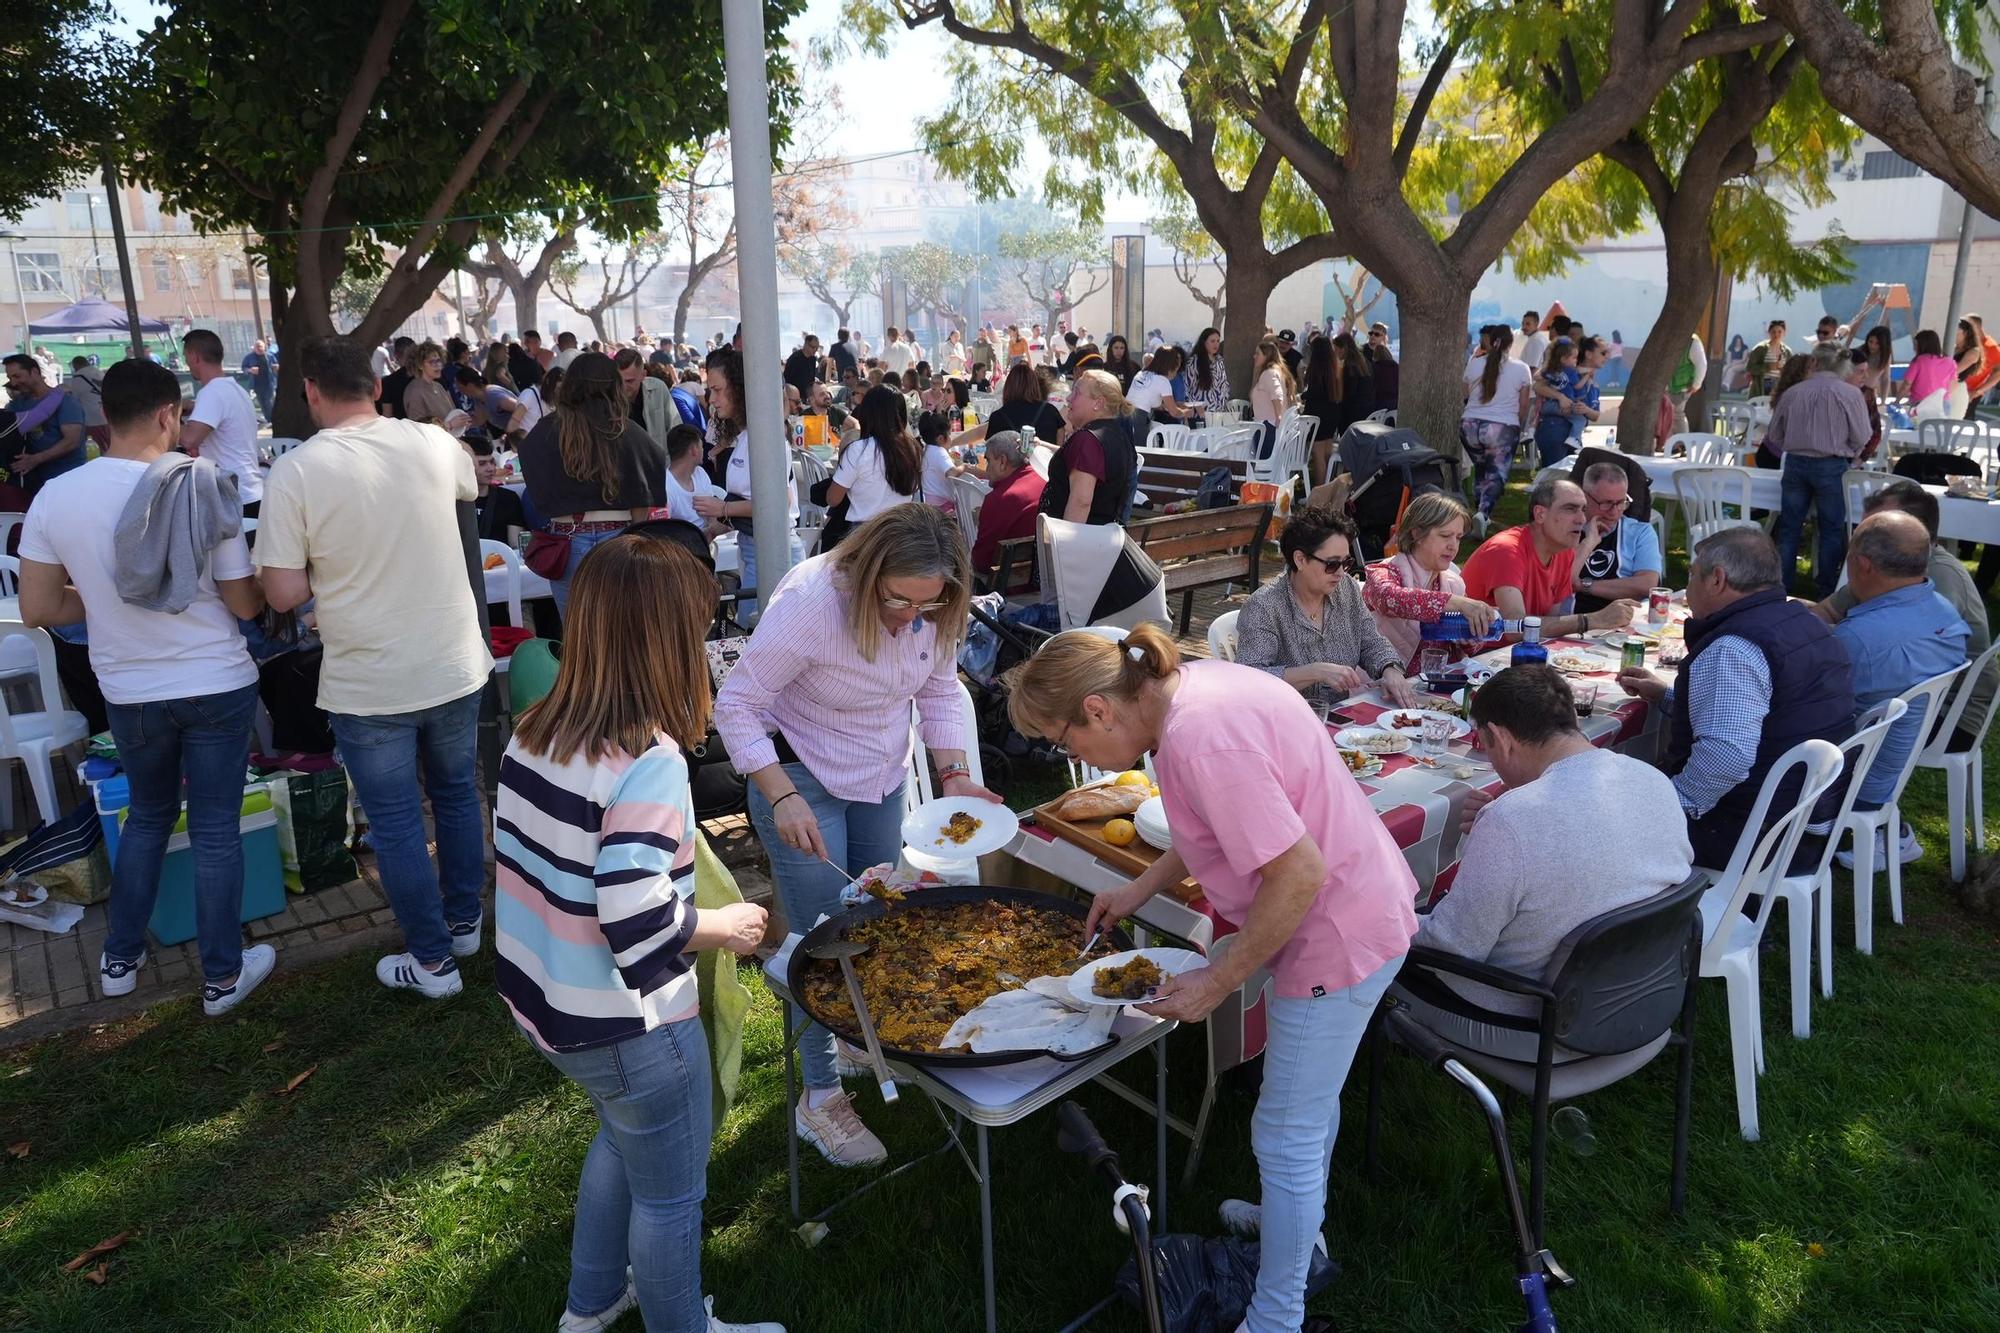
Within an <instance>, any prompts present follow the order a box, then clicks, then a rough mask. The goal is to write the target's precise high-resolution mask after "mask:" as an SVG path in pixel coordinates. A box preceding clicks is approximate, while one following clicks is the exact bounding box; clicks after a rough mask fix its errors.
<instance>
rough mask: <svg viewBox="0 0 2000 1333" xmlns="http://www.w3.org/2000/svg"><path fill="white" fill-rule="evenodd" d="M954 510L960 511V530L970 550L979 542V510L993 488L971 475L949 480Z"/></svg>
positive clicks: (967, 474)
mask: <svg viewBox="0 0 2000 1333" xmlns="http://www.w3.org/2000/svg"><path fill="white" fill-rule="evenodd" d="M949 484H950V487H951V504H952V508H953V509H955V510H957V511H958V530H959V531H960V532H962V533H964V534H965V545H966V548H967V549H968V550H969V549H971V547H972V544H973V543H974V542H976V541H978V540H979V510H980V507H981V506H982V505H984V504H985V503H986V496H987V493H988V492H989V491H991V490H992V489H993V488H992V487H990V486H988V485H987V484H986V483H985V482H983V481H981V480H980V479H979V478H977V477H975V476H973V475H972V474H971V473H966V474H964V475H962V476H955V477H952V478H950V479H949Z"/></svg>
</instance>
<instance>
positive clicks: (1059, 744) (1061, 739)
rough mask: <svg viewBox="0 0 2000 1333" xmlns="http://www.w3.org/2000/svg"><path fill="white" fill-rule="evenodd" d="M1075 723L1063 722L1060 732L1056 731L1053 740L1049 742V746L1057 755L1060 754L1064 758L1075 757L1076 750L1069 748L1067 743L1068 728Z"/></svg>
mask: <svg viewBox="0 0 2000 1333" xmlns="http://www.w3.org/2000/svg"><path fill="white" fill-rule="evenodd" d="M1075 725H1076V723H1074V722H1065V723H1063V729H1062V730H1061V731H1060V732H1058V733H1056V738H1055V739H1054V740H1053V741H1050V742H1049V744H1050V746H1051V747H1052V748H1054V750H1055V752H1056V753H1057V754H1058V755H1061V756H1062V757H1063V758H1064V759H1074V758H1076V751H1074V750H1072V749H1070V748H1069V744H1068V742H1069V729H1070V728H1071V727H1073V726H1075Z"/></svg>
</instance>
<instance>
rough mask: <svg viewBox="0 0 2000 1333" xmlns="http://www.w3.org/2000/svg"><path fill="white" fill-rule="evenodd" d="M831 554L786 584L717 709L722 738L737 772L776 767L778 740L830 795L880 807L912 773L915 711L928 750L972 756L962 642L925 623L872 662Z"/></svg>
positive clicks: (886, 637) (884, 644) (888, 639)
mask: <svg viewBox="0 0 2000 1333" xmlns="http://www.w3.org/2000/svg"><path fill="white" fill-rule="evenodd" d="M834 559H835V556H834V555H833V554H828V555H816V556H814V557H813V558H812V559H810V560H807V561H804V562H803V563H801V564H799V565H797V566H795V567H794V568H793V569H792V570H791V572H790V573H788V574H786V575H785V578H784V581H783V582H781V583H779V584H778V588H777V591H776V592H774V593H773V594H772V595H771V602H770V605H769V606H767V607H765V608H764V615H763V618H762V619H760V620H759V621H758V622H757V632H756V633H755V634H753V635H751V636H750V646H749V647H748V648H747V649H745V650H744V653H743V656H742V658H741V659H740V660H739V661H738V662H737V664H736V668H735V670H733V671H731V672H730V673H729V679H728V680H727V681H725V682H723V686H722V692H721V693H720V694H718V695H717V696H716V699H715V730H716V732H717V734H719V735H720V736H721V737H722V741H723V744H725V745H726V746H728V747H729V756H730V761H731V762H732V763H733V764H734V765H735V767H736V771H737V772H739V773H754V772H756V771H757V770H758V769H760V768H763V767H766V766H767V765H770V764H775V763H776V762H778V751H777V747H776V746H775V745H773V744H772V742H771V732H773V731H774V730H775V731H780V732H783V733H784V737H785V739H786V740H787V741H789V742H790V743H791V746H792V749H793V751H794V752H796V753H797V754H798V756H799V759H800V760H801V761H802V762H803V763H804V764H805V766H806V767H807V768H808V769H810V770H811V771H812V775H813V776H814V777H815V778H817V779H818V780H819V783H820V785H821V786H822V787H825V788H826V790H827V791H828V792H829V793H831V794H832V795H834V796H837V797H839V798H840V799H841V800H844V801H879V800H881V799H882V798H883V797H885V796H887V795H888V794H889V793H890V792H892V791H894V790H896V787H897V785H898V784H900V783H901V782H902V781H903V777H904V775H905V774H906V773H907V772H908V771H909V767H910V702H911V700H912V699H914V700H915V701H916V705H917V713H918V715H919V717H921V719H922V726H923V738H924V744H925V745H927V746H929V747H930V748H932V749H934V750H962V749H964V748H965V742H966V736H965V715H964V711H963V704H962V703H961V702H960V700H959V693H958V659H957V645H956V644H949V643H947V644H940V643H939V642H938V635H937V628H936V627H935V626H933V625H932V624H931V623H930V622H929V621H928V620H919V621H917V622H916V623H915V624H913V625H911V626H910V627H909V628H908V629H905V630H904V631H903V632H902V633H900V634H895V635H892V634H890V633H889V632H888V631H887V630H886V629H885V630H884V631H883V633H882V639H881V643H880V646H879V647H878V649H877V650H876V655H875V660H874V661H873V662H870V661H868V660H867V659H866V658H864V657H863V656H862V655H861V650H860V649H859V648H857V647H856V646H855V644H854V636H853V635H851V634H850V633H848V629H847V594H846V592H845V591H844V590H843V589H842V588H841V587H840V585H839V580H838V577H837V574H836V572H835V568H834Z"/></svg>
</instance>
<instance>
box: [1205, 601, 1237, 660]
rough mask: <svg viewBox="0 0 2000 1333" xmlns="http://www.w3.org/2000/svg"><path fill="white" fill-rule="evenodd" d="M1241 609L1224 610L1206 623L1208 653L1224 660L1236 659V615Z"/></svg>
mask: <svg viewBox="0 0 2000 1333" xmlns="http://www.w3.org/2000/svg"><path fill="white" fill-rule="evenodd" d="M1242 614H1243V613H1242V612H1241V611H1224V612H1223V613H1222V614H1221V615H1219V616H1217V617H1216V618H1215V619H1214V620H1211V621H1210V622H1209V623H1208V655H1209V656H1210V657H1215V658H1220V659H1221V660H1222V661H1224V662H1234V661H1235V660H1236V617H1238V616H1240V615H1242Z"/></svg>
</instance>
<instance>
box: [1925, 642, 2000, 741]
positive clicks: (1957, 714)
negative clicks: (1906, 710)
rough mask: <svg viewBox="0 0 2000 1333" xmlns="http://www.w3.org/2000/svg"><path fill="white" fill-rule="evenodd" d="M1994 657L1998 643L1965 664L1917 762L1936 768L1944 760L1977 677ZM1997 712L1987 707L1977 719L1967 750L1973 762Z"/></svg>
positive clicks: (1998, 652)
mask: <svg viewBox="0 0 2000 1333" xmlns="http://www.w3.org/2000/svg"><path fill="white" fill-rule="evenodd" d="M1995 658H2000V643H1994V644H1991V645H1989V646H1988V647H1987V649H1986V651H1985V652H1983V653H1981V654H1980V655H1979V656H1977V657H1975V658H1973V659H1972V660H1971V661H1970V662H1967V663H1966V664H1965V674H1964V675H1962V676H1960V677H1959V678H1958V688H1957V689H1956V690H1954V691H1953V692H1952V696H1951V702H1950V703H1948V704H1947V705H1945V709H1944V712H1943V714H1942V715H1941V716H1940V717H1939V719H1938V723H1937V725H1936V726H1935V727H1932V728H1931V731H1930V740H1929V742H1928V743H1926V744H1925V745H1924V747H1923V753H1922V754H1920V755H1918V756H1917V762H1918V763H1919V764H1924V765H1928V766H1929V767H1932V768H1936V767H1937V766H1938V765H1940V764H1942V763H1943V762H1944V756H1945V753H1946V751H1947V750H1948V749H1949V748H1950V746H1951V736H1952V733H1953V732H1954V731H1956V730H1958V724H1959V723H1960V722H1961V721H1963V720H1964V718H1965V706H1966V704H1968V703H1970V702H1971V700H1972V692H1973V690H1974V689H1976V688H1977V687H1978V682H1979V677H1980V675H1981V674H1982V673H1983V672H1984V671H1985V670H1986V668H1987V667H1989V666H1991V665H1992V664H1993V661H1994V659H1995ZM1996 711H2000V709H1992V708H1989V709H1987V710H1986V716H1985V717H1984V718H1982V719H1980V722H1979V734H1978V735H1977V736H1975V737H1974V738H1973V742H1972V749H1971V751H1970V753H1971V754H1972V755H1973V756H1974V762H1975V763H1976V762H1978V760H1977V756H1978V755H1979V753H1980V751H1981V749H1982V747H1984V746H1985V744H1986V732H1987V729H1988V728H1990V727H1991V726H1992V725H1993V714H1994V713H1995V712H1996Z"/></svg>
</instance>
